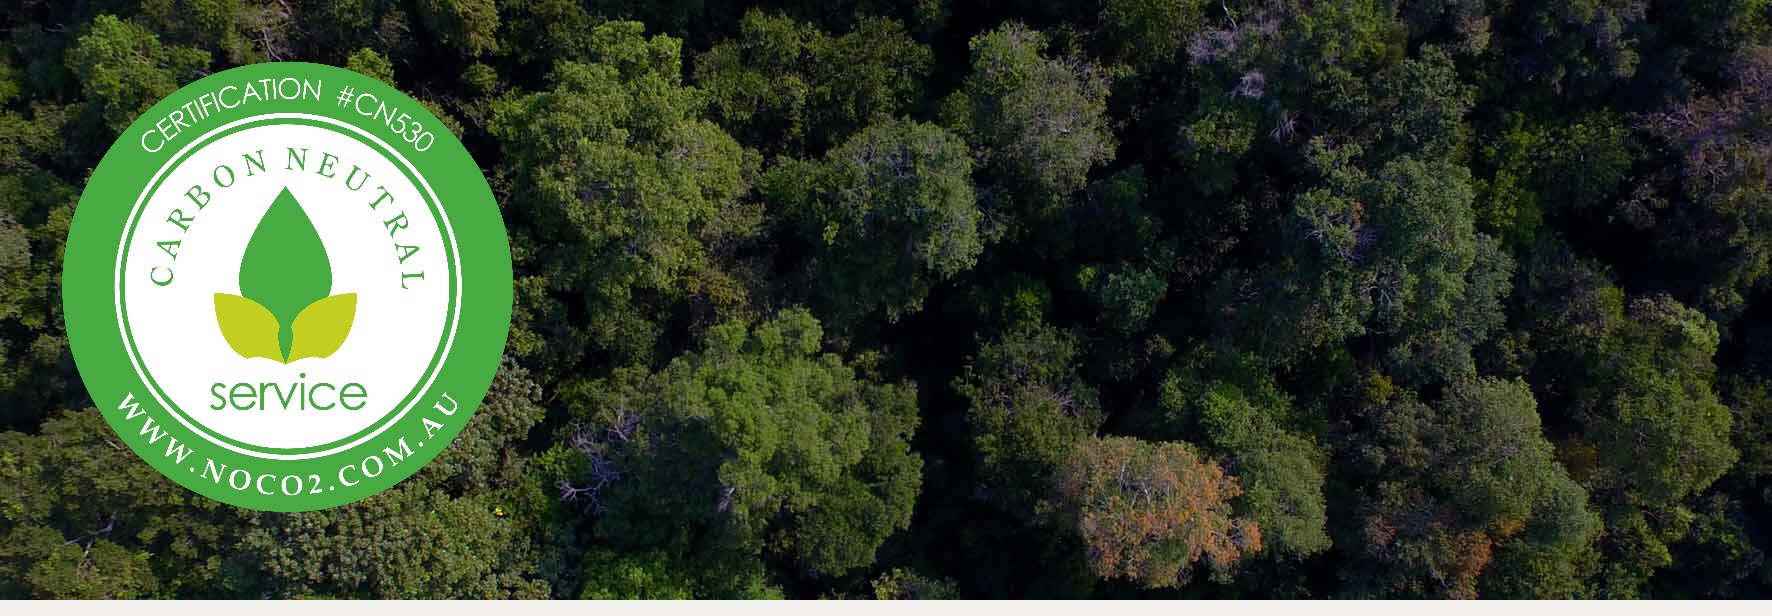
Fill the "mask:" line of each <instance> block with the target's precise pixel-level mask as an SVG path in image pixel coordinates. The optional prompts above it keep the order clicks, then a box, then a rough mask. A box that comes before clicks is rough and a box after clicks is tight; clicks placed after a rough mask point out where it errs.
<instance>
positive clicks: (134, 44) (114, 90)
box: [67, 15, 209, 134]
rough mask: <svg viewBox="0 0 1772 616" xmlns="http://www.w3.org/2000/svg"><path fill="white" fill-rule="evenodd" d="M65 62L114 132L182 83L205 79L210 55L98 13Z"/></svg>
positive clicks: (126, 126)
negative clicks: (166, 40)
mask: <svg viewBox="0 0 1772 616" xmlns="http://www.w3.org/2000/svg"><path fill="white" fill-rule="evenodd" d="M67 66H68V70H69V71H70V72H72V73H74V75H75V76H76V77H78V78H79V80H80V90H81V92H82V93H83V94H84V95H85V96H86V97H87V98H88V99H90V103H89V104H90V105H91V108H92V111H93V113H95V114H97V115H98V117H99V118H101V119H102V122H103V124H104V126H105V128H107V129H108V130H109V131H110V133H111V134H116V133H121V132H123V129H125V128H128V127H129V123H130V122H134V121H135V117H136V116H137V115H140V114H141V113H142V112H143V111H147V110H148V107H151V106H153V105H154V103H157V102H160V99H162V98H165V97H166V95H168V94H171V93H172V92H173V91H174V90H177V89H178V87H179V86H182V85H184V84H186V83H188V82H190V81H193V80H196V79H197V78H198V77H201V76H202V75H203V72H204V69H206V68H207V67H208V66H209V54H208V53H207V52H204V51H202V50H199V49H194V48H190V47H180V46H168V45H162V44H161V43H160V38H159V37H158V36H155V35H154V33H153V32H151V31H149V30H148V29H147V28H144V27H142V26H141V25H139V24H136V23H135V22H131V21H124V20H121V19H118V18H116V17H114V16H111V15H100V16H98V17H97V18H96V19H94V20H93V21H92V25H91V26H89V27H88V28H87V29H86V32H85V34H82V35H81V36H80V38H79V43H78V44H77V45H75V46H74V47H73V48H72V49H69V50H68V54H67Z"/></svg>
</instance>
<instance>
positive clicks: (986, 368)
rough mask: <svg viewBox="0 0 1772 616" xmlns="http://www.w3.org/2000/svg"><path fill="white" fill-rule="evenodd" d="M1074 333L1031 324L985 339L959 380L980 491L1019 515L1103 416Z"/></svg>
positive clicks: (1044, 491) (1039, 497)
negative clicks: (1081, 371)
mask: <svg viewBox="0 0 1772 616" xmlns="http://www.w3.org/2000/svg"><path fill="white" fill-rule="evenodd" d="M1079 347H1080V345H1079V344H1078V342H1077V340H1076V338H1075V337H1073V336H1072V335H1070V334H1069V333H1066V332H1064V331H1062V330H1059V329H1056V328H1053V327H1050V326H1046V325H1032V326H1028V327H1026V328H1023V329H1017V330H1013V331H1010V332H1008V333H1006V334H1004V335H1003V336H1002V337H1001V338H1000V339H998V340H996V341H994V342H991V343H989V344H986V345H985V346H984V348H981V349H979V351H978V354H977V355H976V356H974V357H973V358H972V361H971V363H970V364H968V365H967V366H966V373H965V375H964V376H962V377H960V378H959V379H956V380H955V382H954V389H955V390H956V391H958V392H959V393H960V395H962V396H965V397H966V399H967V400H968V401H969V403H970V404H971V407H970V409H969V410H968V411H967V414H966V416H967V420H968V423H969V424H970V425H971V427H972V445H973V447H974V448H975V449H976V450H977V455H978V458H979V463H980V466H979V471H978V473H979V477H978V479H977V481H978V482H979V483H980V484H981V485H979V489H980V490H981V491H983V492H984V493H985V494H986V495H987V498H988V499H989V500H991V501H992V502H994V503H996V504H998V505H999V506H1001V507H1003V508H1004V509H1007V510H1009V511H1015V512H1020V513H1021V514H1022V515H1024V516H1025V515H1028V514H1031V513H1033V512H1034V511H1035V510H1036V508H1037V507H1038V506H1039V505H1040V503H1042V502H1044V501H1045V499H1046V497H1047V495H1048V494H1049V489H1050V486H1051V481H1052V474H1053V473H1054V472H1056V470H1057V468H1058V467H1059V466H1060V465H1061V464H1063V463H1064V462H1065V461H1066V460H1069V459H1070V457H1071V454H1072V451H1073V450H1074V449H1075V448H1076V447H1077V446H1078V444H1079V443H1081V442H1082V441H1083V440H1084V439H1086V438H1088V437H1090V436H1093V435H1094V434H1095V431H1096V429H1098V428H1100V427H1101V423H1102V421H1103V419H1104V417H1103V414H1102V411H1101V407H1100V405H1099V403H1098V402H1097V400H1096V394H1095V388H1093V387H1091V386H1089V384H1088V383H1086V382H1084V381H1083V379H1082V377H1081V376H1079V375H1078V374H1077V358H1078V355H1079V354H1080V352H1081V349H1080V348H1079Z"/></svg>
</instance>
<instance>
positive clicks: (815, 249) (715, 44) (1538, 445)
mask: <svg viewBox="0 0 1772 616" xmlns="http://www.w3.org/2000/svg"><path fill="white" fill-rule="evenodd" d="M737 4H751V3H737ZM0 25H3V26H4V34H0V36H4V37H5V39H6V45H5V46H4V47H0V597H8V598H14V597H41V598H50V597H61V598H74V597H558V598H578V597H585V598H686V597H798V598H813V597H842V598H882V599H914V598H950V597H1037V596H1061V597H1098V598H1113V597H1615V598H1627V597H1766V596H1769V595H1772V560H1768V558H1767V553H1768V552H1772V2H1769V1H1767V0H1550V1H1546V2H1521V1H1517V0H1487V1H1478V0H1340V1H1334V2H1327V1H1306V0H1227V1H1224V2H1204V1H1201V0H1097V1H1089V2H1032V1H1024V0H1008V1H998V2H988V3H962V2H957V1H955V0H920V1H918V2H911V3H903V4H902V5H896V6H895V5H894V4H893V3H884V2H871V1H870V2H854V1H850V0H837V1H834V2H803V1H798V0H774V1H770V2H763V3H760V5H759V6H754V7H752V6H738V5H736V4H728V3H704V2H687V1H681V2H658V3H645V2H631V1H606V0H595V1H579V0H413V1H405V2H396V1H393V0H208V1H197V0H103V1H97V2H56V1H50V0H22V1H16V0H15V2H13V3H11V4H10V5H9V6H8V8H6V9H5V10H4V12H3V14H0ZM277 60H301V61H308V62H320V63H327V64H334V65H339V66H348V67H350V68H352V69H354V70H357V71H360V72H364V73H366V74H369V75H371V76H374V77H376V78H379V79H383V80H385V81H388V82H389V83H392V84H396V85H397V86H398V87H400V88H401V89H402V90H404V91H407V92H411V93H414V94H415V95H416V96H418V97H419V98H421V99H423V100H424V102H425V103H426V105H427V106H428V107H430V108H431V109H433V110H434V111H435V112H436V113H438V114H439V115H440V116H442V117H443V118H445V121H446V123H448V124H449V125H450V128H451V129H452V130H454V131H455V132H457V133H458V134H459V135H460V136H461V137H462V139H463V141H464V142H465V143H467V144H468V147H469V149H470V151H471V152H472V154H473V155H474V157H475V158H476V159H477V160H478V161H479V162H480V164H481V166H482V167H484V168H485V169H487V172H488V176H489V178H490V179H491V182H492V184H493V187H494V190H495V192H496V193H497V195H498V197H499V200H500V207H501V209H502V211H503V213H504V217H505V220H506V223H507V225H508V226H509V228H510V233H511V242H512V246H513V256H514V259H515V264H516V268H517V300H516V301H517V306H516V310H515V316H514V321H513V332H512V335H511V338H510V344H509V345H508V347H507V349H506V359H505V362H504V366H503V368H502V369H501V371H500V373H499V376H498V378H497V381H496V382H495V384H494V387H493V390H492V392H491V394H490V395H489V396H488V398H487V400H486V402H485V403H484V404H483V405H482V408H481V409H480V410H479V412H478V413H477V414H476V415H475V416H474V419H473V421H472V423H471V424H470V425H469V426H468V428H467V431H466V432H464V434H463V435H462V437H461V438H459V439H457V440H456V441H455V442H454V443H453V444H452V445H451V446H450V448H449V449H448V450H447V451H446V452H445V453H443V454H442V455H441V456H440V457H439V458H438V459H437V460H436V461H435V462H434V463H432V464H431V465H430V466H428V467H427V468H425V469H424V470H423V471H422V472H421V473H419V474H418V475H416V476H415V477H413V478H412V479H409V480H407V481H406V482H404V483H402V484H401V485H400V486H398V487H396V488H395V489H392V490H389V491H387V492H386V493H383V494H380V495H378V496H375V497H372V498H370V499H368V500H365V501H363V502H360V503H357V504H354V505H349V506H346V507H341V508H337V509H332V510H326V511H318V512H308V513H301V514H281V513H265V512H254V511H245V510H239V509H235V508H233V507H228V506H223V505H220V504H218V503H216V502H214V501H210V500H208V499H205V498H202V497H199V496H196V495H194V494H192V493H190V492H188V491H185V490H184V489H182V488H179V487H178V486H176V485H175V484H173V483H172V482H170V481H168V480H166V479H164V478H162V477H160V476H159V475H158V474H157V473H155V472H154V471H153V470H152V469H151V468H149V467H148V466H147V465H146V464H145V463H143V462H141V461H140V460H138V459H137V458H135V457H134V456H133V454H131V453H130V452H129V451H128V450H127V449H125V448H123V447H121V446H120V443H119V442H118V441H117V439H116V438H115V436H114V435H113V434H112V433H111V432H110V429H109V428H108V427H107V426H106V425H105V424H104V422H103V421H102V419H101V418H100V417H99V416H98V413H97V412H96V411H95V410H93V409H92V408H91V407H92V401H91V400H89V399H87V398H86V394H85V392H84V389H83V387H82V386H81V383H80V379H79V376H78V374H77V373H76V371H75V369H74V367H73V363H72V360H71V358H70V356H69V353H68V346H67V339H66V336H65V333H64V331H63V325H62V312H61V307H60V288H59V275H60V268H61V264H60V258H61V254H62V250H63V245H64V241H65V239H66V236H67V228H68V221H69V218H70V216H71V215H72V211H73V209H74V207H75V203H76V201H77V200H78V195H79V193H80V190H81V187H82V186H83V184H84V182H85V181H86V179H87V177H88V175H89V173H90V170H91V169H92V168H93V166H94V165H95V164H96V163H97V162H98V159H99V157H100V156H102V154H103V152H104V151H105V149H106V148H107V147H108V145H109V144H110V143H111V142H112V141H113V140H114V139H115V138H116V136H117V132H118V131H119V130H121V129H123V128H124V127H126V126H127V125H128V124H129V122H131V121H133V119H134V118H135V117H136V115H137V114H139V113H140V112H142V111H143V110H144V109H146V108H147V107H148V106H150V105H152V104H153V103H154V102H155V101H157V100H159V99H160V98H161V97H162V96H164V95H166V94H168V93H170V92H172V91H174V90H175V89H177V88H178V87H179V86H180V85H182V84H185V83H188V82H190V81H191V80H194V79H197V78H200V77H202V76H204V75H207V74H210V73H213V72H216V71H220V70H223V69H226V68H228V67H231V66H236V65H240V64H245V63H253V62H263V61H277Z"/></svg>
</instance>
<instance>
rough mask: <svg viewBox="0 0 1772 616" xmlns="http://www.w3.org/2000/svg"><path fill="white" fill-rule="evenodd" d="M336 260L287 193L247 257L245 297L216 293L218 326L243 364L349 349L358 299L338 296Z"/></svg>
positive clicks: (266, 218) (255, 234)
mask: <svg viewBox="0 0 1772 616" xmlns="http://www.w3.org/2000/svg"><path fill="white" fill-rule="evenodd" d="M331 290H332V261H331V259H329V258H328V257H327V255H326V246H325V244H323V243H322V242H321V241H320V233H319V232H318V231H316V230H315V229H314V222H313V221H312V220H310V219H309V218H308V215H307V212H304V211H303V210H302V206H301V204H300V203H298V202H296V200H295V196H294V195H292V194H290V193H289V189H287V188H285V189H283V191H282V192H281V193H278V194H277V199H276V200H275V201H272V202H271V207H270V209H268V210H266V211H265V216H264V218H263V219H260V220H259V223H258V227H257V228H256V229H254V230H253V232H252V238H251V239H249V240H247V243H246V252H245V254H244V255H242V256H241V257H240V295H232V294H229V293H216V294H215V319H216V323H217V325H219V326H220V327H221V331H222V337H223V338H224V339H226V340H227V342H228V346H229V347H231V348H233V349H234V352H235V353H239V354H240V356H241V357H245V358H247V359H251V358H254V357H263V358H266V359H270V360H275V361H277V362H279V363H285V364H287V363H289V362H292V361H295V360H298V359H305V358H309V357H318V358H325V357H328V356H330V355H332V354H333V353H334V352H336V351H338V349H339V347H341V346H344V343H345V338H346V337H347V336H349V335H350V333H351V324H352V323H353V322H354V321H355V320H356V314H357V294H356V293H341V294H339V295H332V294H331Z"/></svg>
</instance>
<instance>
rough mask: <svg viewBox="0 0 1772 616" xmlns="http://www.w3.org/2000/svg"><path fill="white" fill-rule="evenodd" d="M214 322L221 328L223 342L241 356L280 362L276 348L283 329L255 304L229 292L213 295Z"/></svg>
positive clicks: (279, 355)
mask: <svg viewBox="0 0 1772 616" xmlns="http://www.w3.org/2000/svg"><path fill="white" fill-rule="evenodd" d="M215 322H216V324H217V325H219V326H221V333H222V339H224V340H227V341H228V347H229V348H232V349H234V352H235V353H239V354H240V356H241V357H245V358H247V359H252V358H254V357H263V358H265V359H271V360H276V361H277V362H278V363H283V351H282V349H279V348H277V333H278V330H280V329H282V328H281V327H279V326H278V325H277V318H276V317H273V316H271V311H269V310H265V307H264V306H260V305H259V304H258V302H255V301H252V300H250V299H247V298H244V297H240V296H238V295H233V294H229V293H217V294H215Z"/></svg>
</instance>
